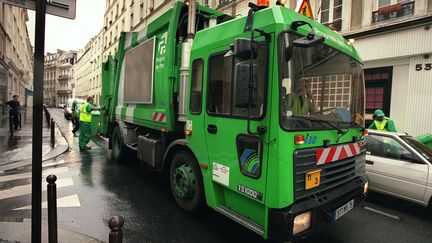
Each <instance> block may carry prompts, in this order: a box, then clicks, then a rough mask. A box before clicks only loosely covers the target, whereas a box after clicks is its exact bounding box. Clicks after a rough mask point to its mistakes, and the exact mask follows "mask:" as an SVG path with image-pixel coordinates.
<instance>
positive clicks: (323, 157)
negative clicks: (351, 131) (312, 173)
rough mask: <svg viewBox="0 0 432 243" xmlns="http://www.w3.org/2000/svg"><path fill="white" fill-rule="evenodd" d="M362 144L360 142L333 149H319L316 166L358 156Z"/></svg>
mask: <svg viewBox="0 0 432 243" xmlns="http://www.w3.org/2000/svg"><path fill="white" fill-rule="evenodd" d="M361 144H362V143H361V142H358V143H350V144H346V145H341V146H335V147H331V148H322V149H317V151H316V164H317V165H322V164H325V163H331V162H333V161H336V160H342V159H345V158H348V157H352V156H356V155H358V154H359V153H360V148H361Z"/></svg>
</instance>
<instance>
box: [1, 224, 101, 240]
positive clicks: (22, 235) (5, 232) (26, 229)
mask: <svg viewBox="0 0 432 243" xmlns="http://www.w3.org/2000/svg"><path fill="white" fill-rule="evenodd" d="M57 233H58V242H74V243H100V241H98V240H96V239H93V238H91V237H89V236H86V235H82V234H80V233H76V232H73V231H70V230H64V229H60V228H59V229H57ZM47 236H48V225H47V222H43V223H42V242H48V237H47ZM30 239H31V219H24V220H23V221H22V222H0V242H1V243H3V242H4V243H18V242H20V243H27V242H28V243H30V242H31V240H30Z"/></svg>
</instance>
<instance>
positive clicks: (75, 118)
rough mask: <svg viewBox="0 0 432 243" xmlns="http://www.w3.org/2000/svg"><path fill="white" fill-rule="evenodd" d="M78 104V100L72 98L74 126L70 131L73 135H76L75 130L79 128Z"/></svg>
mask: <svg viewBox="0 0 432 243" xmlns="http://www.w3.org/2000/svg"><path fill="white" fill-rule="evenodd" d="M77 106H78V102H77V101H76V100H74V101H73V102H72V120H73V123H74V125H75V127H74V129H72V133H73V136H74V137H76V132H77V131H78V130H79V128H80V121H79V117H80V116H79V109H80V108H81V106H80V107H77ZM76 110H78V116H77V115H76V114H75V111H76Z"/></svg>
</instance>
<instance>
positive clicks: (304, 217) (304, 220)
mask: <svg viewBox="0 0 432 243" xmlns="http://www.w3.org/2000/svg"><path fill="white" fill-rule="evenodd" d="M311 216H312V212H310V211H309V212H306V213H302V214H299V215H297V216H296V217H295V218H294V226H293V235H296V234H298V233H301V232H303V231H305V230H307V229H308V228H309V227H310V224H311Z"/></svg>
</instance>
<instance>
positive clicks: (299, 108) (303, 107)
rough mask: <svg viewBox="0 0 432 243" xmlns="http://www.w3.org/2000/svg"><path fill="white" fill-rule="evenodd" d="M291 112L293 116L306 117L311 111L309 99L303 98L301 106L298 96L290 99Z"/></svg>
mask: <svg viewBox="0 0 432 243" xmlns="http://www.w3.org/2000/svg"><path fill="white" fill-rule="evenodd" d="M291 102H292V104H291V111H292V112H293V114H294V115H308V114H309V113H310V111H311V106H312V100H311V99H310V98H309V97H303V104H302V103H301V101H300V96H298V95H296V96H294V97H293V98H292V99H291Z"/></svg>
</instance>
